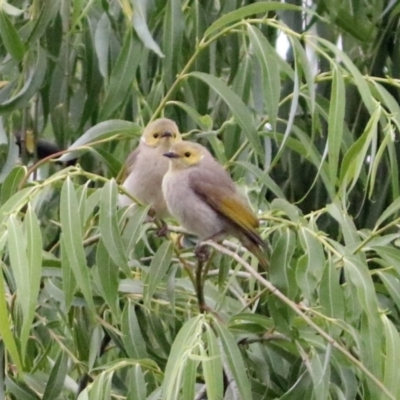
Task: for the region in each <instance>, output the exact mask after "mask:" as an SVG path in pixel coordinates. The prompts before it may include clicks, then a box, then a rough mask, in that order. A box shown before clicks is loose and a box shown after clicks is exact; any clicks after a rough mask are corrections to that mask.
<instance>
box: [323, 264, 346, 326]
mask: <svg viewBox="0 0 400 400" xmlns="http://www.w3.org/2000/svg"><path fill="white" fill-rule="evenodd" d="M339 278H340V271H339V270H338V269H337V268H336V266H335V264H334V263H333V262H332V260H331V259H329V260H328V261H327V262H326V264H325V268H324V272H323V275H322V279H321V284H320V287H319V299H320V303H321V306H322V308H323V311H324V314H325V315H327V316H328V317H331V318H335V319H344V297H343V289H342V287H341V286H340V283H339V282H340V280H339Z"/></svg>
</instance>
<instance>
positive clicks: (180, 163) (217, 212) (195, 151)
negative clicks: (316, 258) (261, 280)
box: [162, 141, 268, 269]
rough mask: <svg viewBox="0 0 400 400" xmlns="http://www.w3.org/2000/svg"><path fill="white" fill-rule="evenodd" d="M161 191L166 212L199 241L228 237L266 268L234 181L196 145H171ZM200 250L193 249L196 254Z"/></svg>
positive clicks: (254, 220)
mask: <svg viewBox="0 0 400 400" xmlns="http://www.w3.org/2000/svg"><path fill="white" fill-rule="evenodd" d="M164 156H165V157H167V158H169V160H170V161H169V169H168V172H167V173H166V174H165V176H164V179H163V183H162V190H163V193H164V197H165V200H166V203H167V206H168V209H169V211H170V213H171V214H172V215H173V216H174V217H176V218H177V219H178V220H179V222H180V223H181V224H182V226H183V227H184V228H186V229H187V230H188V231H190V232H192V233H194V234H195V235H196V236H198V237H199V239H200V240H202V241H203V240H208V239H213V240H215V241H220V240H222V239H224V238H225V237H226V236H229V235H232V236H235V237H236V238H238V239H239V240H240V241H241V243H242V244H243V245H244V246H245V247H246V248H247V249H248V250H249V251H251V252H252V253H253V254H254V255H255V256H256V257H257V258H258V260H259V262H260V264H261V266H262V267H263V268H264V269H266V268H267V267H268V261H267V258H266V256H265V254H264V253H263V251H262V249H261V248H263V247H265V246H266V244H265V242H264V241H263V240H262V239H261V237H260V235H259V234H258V232H257V227H258V226H259V222H258V219H257V217H256V215H255V214H254V213H253V211H252V210H251V209H250V207H249V205H248V203H247V201H246V199H245V198H244V197H243V196H242V195H241V194H240V193H239V192H238V191H237V189H236V186H235V184H234V182H233V181H232V179H231V177H230V176H229V174H228V173H227V172H226V171H225V170H224V169H223V168H222V166H221V165H220V164H219V163H218V162H217V161H216V160H215V159H214V158H213V156H212V155H211V154H210V153H209V151H208V150H207V149H206V148H205V147H203V146H201V145H200V144H197V143H193V142H189V141H183V142H180V143H175V144H173V145H172V146H171V148H170V150H169V151H168V152H166V153H165V154H164ZM200 251H201V250H200V249H199V248H196V255H198V256H199V252H200Z"/></svg>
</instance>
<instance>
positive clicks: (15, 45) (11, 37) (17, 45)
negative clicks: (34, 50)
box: [0, 9, 25, 61]
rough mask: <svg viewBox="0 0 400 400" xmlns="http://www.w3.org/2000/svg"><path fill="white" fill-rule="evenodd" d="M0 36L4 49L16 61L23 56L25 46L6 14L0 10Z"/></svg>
mask: <svg viewBox="0 0 400 400" xmlns="http://www.w3.org/2000/svg"><path fill="white" fill-rule="evenodd" d="M0 35H1V38H2V40H3V44H4V47H5V48H6V50H7V51H8V53H9V54H10V55H11V56H12V57H13V58H15V59H16V60H17V61H21V60H22V58H23V57H24V55H25V45H24V43H23V42H22V39H21V37H20V36H19V34H18V31H17V30H16V29H15V27H14V25H13V23H12V22H11V21H10V19H9V17H8V16H7V14H6V13H5V12H4V11H3V10H2V9H0Z"/></svg>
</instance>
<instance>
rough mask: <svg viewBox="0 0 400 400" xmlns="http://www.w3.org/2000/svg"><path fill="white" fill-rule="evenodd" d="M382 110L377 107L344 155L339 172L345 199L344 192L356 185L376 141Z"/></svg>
mask: <svg viewBox="0 0 400 400" xmlns="http://www.w3.org/2000/svg"><path fill="white" fill-rule="evenodd" d="M381 112H382V109H381V107H380V106H379V105H378V106H377V107H376V109H375V112H374V113H373V115H372V116H371V118H370V120H369V121H368V124H367V126H366V128H365V131H364V132H363V134H362V135H361V136H360V138H359V139H358V140H357V141H356V142H355V143H354V144H353V145H352V146H351V147H350V149H349V150H348V152H347V153H346V154H345V156H344V158H343V162H342V167H341V170H340V187H341V190H342V193H343V197H344V198H345V197H346V196H345V195H344V194H345V190H346V189H347V191H350V190H351V189H352V188H353V187H354V185H355V184H356V183H357V181H358V179H359V177H360V174H361V170H362V168H363V167H364V165H365V159H366V156H367V152H368V149H369V147H370V145H371V142H372V141H373V140H375V139H376V135H377V128H378V122H379V118H380V117H381Z"/></svg>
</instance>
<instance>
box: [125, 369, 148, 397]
mask: <svg viewBox="0 0 400 400" xmlns="http://www.w3.org/2000/svg"><path fill="white" fill-rule="evenodd" d="M128 376H129V380H128V383H129V386H128V389H129V392H128V397H127V400H146V382H145V380H144V374H143V371H142V368H141V366H140V365H139V364H137V365H135V366H134V367H133V368H131V370H130V371H129V375H128Z"/></svg>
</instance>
